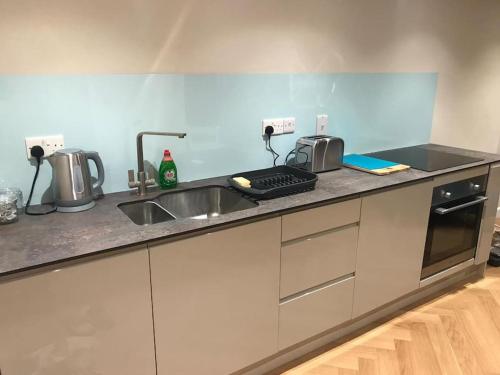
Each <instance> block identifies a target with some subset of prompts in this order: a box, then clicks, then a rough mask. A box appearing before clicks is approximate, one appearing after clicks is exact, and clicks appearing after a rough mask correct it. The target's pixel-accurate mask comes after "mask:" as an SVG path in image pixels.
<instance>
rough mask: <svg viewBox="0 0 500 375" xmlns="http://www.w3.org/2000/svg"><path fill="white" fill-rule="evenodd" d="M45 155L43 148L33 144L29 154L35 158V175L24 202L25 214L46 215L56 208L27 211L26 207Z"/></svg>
mask: <svg viewBox="0 0 500 375" xmlns="http://www.w3.org/2000/svg"><path fill="white" fill-rule="evenodd" d="M43 155H45V151H43V148H42V147H40V146H33V147H32V148H31V156H33V157H34V158H35V159H36V172H35V177H33V183H32V184H31V190H30V195H29V197H28V201H27V202H26V207H25V208H24V213H25V214H26V215H32V216H40V215H47V214H50V213H52V212H54V211H55V210H56V208H55V207H54V208H52V209H51V210H49V211H46V212H29V211H28V209H29V207H30V205H31V198H32V197H33V190H35V184H36V180H37V179H38V173H39V172H40V163H41V162H42V157H43Z"/></svg>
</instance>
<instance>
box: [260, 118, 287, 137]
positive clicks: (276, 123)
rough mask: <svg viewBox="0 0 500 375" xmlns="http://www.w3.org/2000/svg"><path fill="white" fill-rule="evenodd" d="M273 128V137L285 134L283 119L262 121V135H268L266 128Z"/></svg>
mask: <svg viewBox="0 0 500 375" xmlns="http://www.w3.org/2000/svg"><path fill="white" fill-rule="evenodd" d="M267 126H272V127H273V129H274V133H273V135H279V134H283V119H280V118H278V119H270V120H262V135H266V127H267Z"/></svg>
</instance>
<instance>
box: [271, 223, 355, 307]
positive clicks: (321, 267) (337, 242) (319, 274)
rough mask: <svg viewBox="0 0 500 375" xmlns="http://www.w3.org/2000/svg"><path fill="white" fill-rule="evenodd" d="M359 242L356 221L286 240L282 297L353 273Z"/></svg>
mask: <svg viewBox="0 0 500 375" xmlns="http://www.w3.org/2000/svg"><path fill="white" fill-rule="evenodd" d="M357 243H358V225H357V224H352V225H351V226H349V227H343V228H341V229H333V230H331V231H328V232H322V233H319V234H315V235H311V236H308V237H306V238H303V239H300V240H292V241H289V242H285V243H284V244H282V246H281V280H280V297H281V298H284V297H286V296H289V295H291V294H294V293H297V292H300V291H302V290H305V289H309V288H312V287H314V286H316V285H320V284H323V283H326V282H328V281H331V280H334V279H337V278H339V277H341V276H344V275H347V274H350V273H353V272H354V269H355V267H356V247H357Z"/></svg>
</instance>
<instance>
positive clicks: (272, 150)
mask: <svg viewBox="0 0 500 375" xmlns="http://www.w3.org/2000/svg"><path fill="white" fill-rule="evenodd" d="M267 142H268V144H269V150H271V153H272V154H273V157H274V160H273V167H276V160H278V158H279V157H280V155H279V154H278V153H277V152H276V151H274V149H273V147H272V146H271V136H270V135H269V138H268V140H267Z"/></svg>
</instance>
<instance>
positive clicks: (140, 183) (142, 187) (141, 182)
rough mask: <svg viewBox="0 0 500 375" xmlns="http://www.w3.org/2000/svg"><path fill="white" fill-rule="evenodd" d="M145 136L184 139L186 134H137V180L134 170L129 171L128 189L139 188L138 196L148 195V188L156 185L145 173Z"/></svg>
mask: <svg viewBox="0 0 500 375" xmlns="http://www.w3.org/2000/svg"><path fill="white" fill-rule="evenodd" d="M144 135H162V136H165V137H178V138H184V137H185V136H186V133H167V132H148V131H146V132H140V133H139V134H137V180H136V179H135V178H134V170H133V169H129V171H128V187H129V188H137V194H138V195H146V191H147V187H148V186H151V185H154V184H155V182H156V181H155V179H154V178H149V179H148V178H147V176H146V172H145V171H144V152H143V146H142V136H144Z"/></svg>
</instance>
